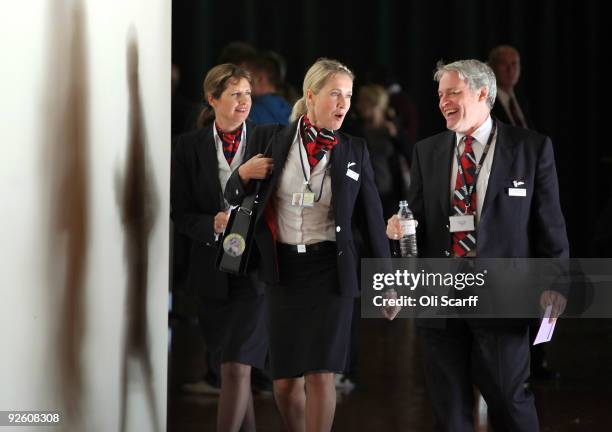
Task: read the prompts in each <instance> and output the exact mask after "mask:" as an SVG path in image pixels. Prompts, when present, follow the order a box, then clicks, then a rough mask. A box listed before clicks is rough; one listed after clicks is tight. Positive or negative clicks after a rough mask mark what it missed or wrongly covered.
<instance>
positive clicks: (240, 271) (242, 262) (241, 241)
mask: <svg viewBox="0 0 612 432" xmlns="http://www.w3.org/2000/svg"><path fill="white" fill-rule="evenodd" d="M258 192H259V188H256V191H255V192H254V193H252V194H250V195H247V196H246V197H245V198H244V199H243V200H242V203H241V204H240V205H239V206H238V207H236V208H234V209H233V210H232V212H231V214H230V217H229V220H228V222H227V226H226V228H225V232H224V233H223V238H222V239H221V242H220V245H219V249H218V251H217V268H218V269H219V270H221V271H224V272H228V273H233V274H237V275H244V274H246V269H247V266H248V263H249V256H250V252H251V243H253V229H254V227H255V215H256V210H257V196H258Z"/></svg>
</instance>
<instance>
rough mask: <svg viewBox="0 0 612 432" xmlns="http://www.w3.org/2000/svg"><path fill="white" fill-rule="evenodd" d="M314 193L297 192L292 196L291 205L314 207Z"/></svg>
mask: <svg viewBox="0 0 612 432" xmlns="http://www.w3.org/2000/svg"><path fill="white" fill-rule="evenodd" d="M314 199H315V194H314V192H295V193H294V194H293V195H292V196H291V205H292V206H296V207H312V206H314Z"/></svg>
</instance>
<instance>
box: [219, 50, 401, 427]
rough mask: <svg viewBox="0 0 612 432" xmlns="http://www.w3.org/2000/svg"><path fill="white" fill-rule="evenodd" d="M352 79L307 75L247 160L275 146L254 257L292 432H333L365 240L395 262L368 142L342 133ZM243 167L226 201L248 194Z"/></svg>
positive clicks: (324, 66)
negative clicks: (287, 118) (281, 121)
mask: <svg viewBox="0 0 612 432" xmlns="http://www.w3.org/2000/svg"><path fill="white" fill-rule="evenodd" d="M352 92H353V74H352V72H351V71H350V70H349V69H348V68H347V67H346V66H344V65H343V64H341V63H339V62H337V61H335V60H328V59H319V60H318V61H317V62H315V63H314V64H313V65H312V66H311V67H310V69H309V70H308V72H307V73H306V76H305V78H304V84H303V96H302V98H301V99H300V100H298V102H297V103H296V104H295V106H294V108H293V113H292V119H291V120H292V123H291V124H289V125H287V126H284V127H278V126H270V127H268V126H259V127H258V128H257V130H256V131H255V133H254V134H253V136H252V139H251V140H249V146H248V148H247V156H249V155H255V156H254V157H255V158H263V156H261V154H262V153H265V149H266V148H268V146H269V148H271V149H272V158H273V161H274V167H275V169H274V171H273V172H272V175H271V176H270V177H267V178H266V180H264V181H263V183H262V185H261V187H260V190H259V206H258V208H257V214H256V219H255V228H254V249H256V250H254V251H253V252H259V255H260V262H259V277H260V279H261V280H263V281H264V282H265V283H266V302H267V304H268V328H269V332H270V365H271V371H272V378H273V380H274V395H275V398H276V402H277V405H278V408H279V411H280V413H281V416H282V418H283V422H284V424H285V427H286V428H287V430H289V431H304V430H306V431H313V432H314V431H317V432H323V431H329V430H331V427H332V423H333V418H334V412H335V404H336V392H335V388H334V373H342V372H343V371H344V370H345V368H346V361H347V357H348V346H349V339H350V328H351V318H352V312H353V299H354V297H356V296H358V295H359V287H358V274H357V269H358V265H359V259H360V254H359V253H358V251H359V249H360V248H359V245H360V244H359V241H358V239H362V240H363V243H364V244H367V246H368V247H369V251H370V254H371V256H376V257H389V254H390V253H389V244H388V242H387V239H386V236H385V223H384V220H383V216H382V208H381V204H380V198H379V196H378V192H377V190H376V185H375V184H374V175H373V171H372V167H371V165H370V160H369V155H368V151H367V147H366V143H365V141H364V140H363V139H360V138H355V137H351V136H349V135H346V134H343V133H341V132H338V129H339V128H340V126H341V125H342V122H343V120H344V117H345V115H346V113H347V111H348V109H349V107H350V105H351V95H352ZM250 171H251V170H250V169H249V167H248V165H247V164H245V165H242V166H241V167H240V168H238V169H237V170H235V171H234V172H233V173H232V176H231V177H230V179H229V181H228V183H227V186H226V189H225V196H226V198H227V200H228V201H229V202H230V203H231V204H238V203H239V202H240V201H241V200H242V199H243V197H244V196H245V195H246V193H247V191H250V190H252V183H253V180H254V177H253V176H251V174H250Z"/></svg>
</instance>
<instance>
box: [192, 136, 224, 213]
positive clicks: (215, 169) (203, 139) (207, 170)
mask: <svg viewBox="0 0 612 432" xmlns="http://www.w3.org/2000/svg"><path fill="white" fill-rule="evenodd" d="M196 154H197V156H198V159H199V161H200V166H201V167H202V175H203V176H204V177H205V178H206V179H207V180H205V181H204V182H203V183H202V184H203V185H212V191H213V192H218V193H217V194H216V195H217V196H216V198H215V200H216V202H217V205H218V207H219V209H221V208H222V207H223V206H222V203H221V197H222V196H223V191H222V190H221V182H220V181H219V163H218V161H217V148H216V146H215V137H214V135H213V131H212V127H209V128H206V129H203V130H202V131H201V132H200V134H199V136H198V145H197V147H196Z"/></svg>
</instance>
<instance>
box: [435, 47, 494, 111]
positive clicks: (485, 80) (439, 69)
mask: <svg viewBox="0 0 612 432" xmlns="http://www.w3.org/2000/svg"><path fill="white" fill-rule="evenodd" d="M450 71H455V72H457V74H458V75H459V78H460V79H462V80H466V81H467V84H468V87H469V88H470V90H472V91H478V90H480V89H481V88H483V87H486V88H487V89H488V90H489V92H488V94H487V106H488V107H489V109H493V105H494V104H495V97H496V96H497V82H496V81H495V73H493V69H491V67H490V66H489V65H487V64H486V63H484V62H481V61H479V60H474V59H470V60H458V61H456V62H453V63H448V64H444V62H442V61H439V62H438V64H436V72H435V73H434V80H436V82H440V80H441V79H442V76H443V75H444V74H445V73H446V72H450Z"/></svg>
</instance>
